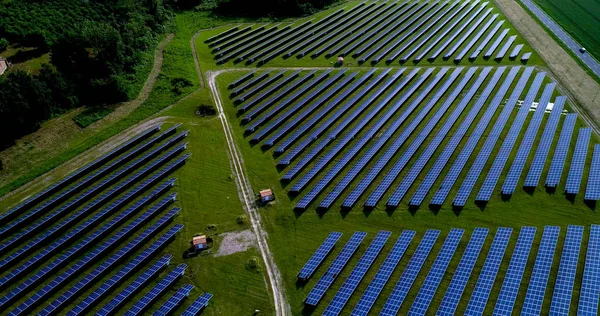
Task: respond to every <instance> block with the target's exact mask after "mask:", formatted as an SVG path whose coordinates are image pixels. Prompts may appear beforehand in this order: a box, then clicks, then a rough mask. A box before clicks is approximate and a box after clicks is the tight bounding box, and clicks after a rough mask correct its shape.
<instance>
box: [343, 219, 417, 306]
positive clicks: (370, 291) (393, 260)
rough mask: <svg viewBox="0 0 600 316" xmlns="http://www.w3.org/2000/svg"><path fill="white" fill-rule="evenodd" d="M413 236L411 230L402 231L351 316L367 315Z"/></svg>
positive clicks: (413, 233)
mask: <svg viewBox="0 0 600 316" xmlns="http://www.w3.org/2000/svg"><path fill="white" fill-rule="evenodd" d="M414 236H415V232H414V231H412V230H404V231H402V234H400V237H399V238H398V240H397V241H396V244H394V247H393V248H392V250H391V251H390V253H389V254H388V256H387V257H386V258H385V261H384V262H383V263H382V264H381V267H380V268H379V270H378V271H377V274H376V275H375V277H374V278H373V280H372V281H371V283H369V286H368V287H367V289H366V290H365V292H364V293H363V295H362V297H361V298H360V300H359V301H358V304H356V306H355V307H354V310H353V311H352V315H353V316H356V315H361V316H364V315H367V314H368V313H369V310H370V309H371V307H372V306H373V304H374V303H375V300H376V299H377V297H378V296H379V294H380V293H381V290H382V289H383V287H384V286H385V284H386V283H387V281H388V280H389V278H390V276H391V275H392V273H393V272H394V270H395V269H396V266H397V265H398V262H400V259H402V256H403V255H404V252H405V251H406V249H407V248H408V246H409V245H410V242H411V240H412V239H413V237H414Z"/></svg>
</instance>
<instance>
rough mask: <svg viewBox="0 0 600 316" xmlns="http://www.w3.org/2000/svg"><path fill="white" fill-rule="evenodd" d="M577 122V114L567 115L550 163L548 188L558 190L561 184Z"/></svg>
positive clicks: (547, 180)
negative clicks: (557, 187)
mask: <svg viewBox="0 0 600 316" xmlns="http://www.w3.org/2000/svg"><path fill="white" fill-rule="evenodd" d="M576 122H577V114H576V113H569V114H567V117H566V118H565V122H564V123H563V126H562V129H561V131H560V136H559V137H558V143H557V144H556V149H555V151H554V156H553V157H552V162H551V163H550V170H548V176H547V177H546V187H548V188H556V186H558V184H559V183H560V178H561V176H562V172H563V169H564V166H565V161H566V159H567V153H568V150H569V146H570V144H571V137H572V135H573V130H574V129H575V123H576Z"/></svg>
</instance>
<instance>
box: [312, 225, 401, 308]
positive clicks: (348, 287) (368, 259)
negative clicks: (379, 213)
mask: <svg viewBox="0 0 600 316" xmlns="http://www.w3.org/2000/svg"><path fill="white" fill-rule="evenodd" d="M391 234H392V233H391V232H389V231H380V232H379V233H378V234H377V236H375V239H373V242H371V245H370V246H369V248H368V249H367V251H365V253H364V254H363V255H362V257H361V258H360V260H359V261H358V263H357V264H356V266H354V269H352V272H351V273H350V275H349V276H348V278H347V279H346V281H345V282H344V284H343V285H342V287H341V288H340V289H339V290H338V292H337V293H336V294H335V296H334V297H333V300H332V301H331V302H330V303H329V305H328V306H327V308H326V309H325V311H324V312H323V315H339V314H340V312H341V311H342V309H343V308H344V306H345V305H346V303H347V302H348V299H350V296H351V295H352V293H354V291H355V290H356V288H357V287H358V284H359V283H360V282H361V281H362V279H363V277H364V276H365V274H366V273H367V271H369V268H371V265H372V264H373V261H375V259H377V256H379V253H380V252H381V249H383V246H385V243H386V242H387V240H388V238H389V237H390V235H391Z"/></svg>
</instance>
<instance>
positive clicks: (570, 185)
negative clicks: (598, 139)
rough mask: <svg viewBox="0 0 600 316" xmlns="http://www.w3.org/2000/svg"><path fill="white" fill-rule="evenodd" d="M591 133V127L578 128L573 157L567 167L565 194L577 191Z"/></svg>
mask: <svg viewBox="0 0 600 316" xmlns="http://www.w3.org/2000/svg"><path fill="white" fill-rule="evenodd" d="M591 135H592V129H591V128H589V127H583V128H580V129H579V134H578V135H577V143H576V144H575V152H573V158H572V159H571V165H570V168H569V175H568V176H567V184H566V186H565V193H567V194H577V193H579V187H580V186H581V177H582V176H583V169H584V168H585V159H586V158H587V152H588V145H589V143H590V137H591Z"/></svg>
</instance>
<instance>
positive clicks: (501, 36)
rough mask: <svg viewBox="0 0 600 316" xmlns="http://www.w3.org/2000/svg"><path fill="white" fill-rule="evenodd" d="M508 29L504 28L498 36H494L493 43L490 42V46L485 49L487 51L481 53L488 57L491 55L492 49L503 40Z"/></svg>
mask: <svg viewBox="0 0 600 316" xmlns="http://www.w3.org/2000/svg"><path fill="white" fill-rule="evenodd" d="M508 31H509V29H504V30H503V31H502V32H501V33H500V35H498V37H497V38H496V40H495V41H494V43H492V46H490V48H489V49H488V50H487V52H486V53H485V54H484V55H483V57H485V58H489V57H491V56H492V54H493V53H494V51H495V50H496V49H497V48H498V46H500V43H502V41H503V40H504V38H505V37H506V35H507V34H508Z"/></svg>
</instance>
